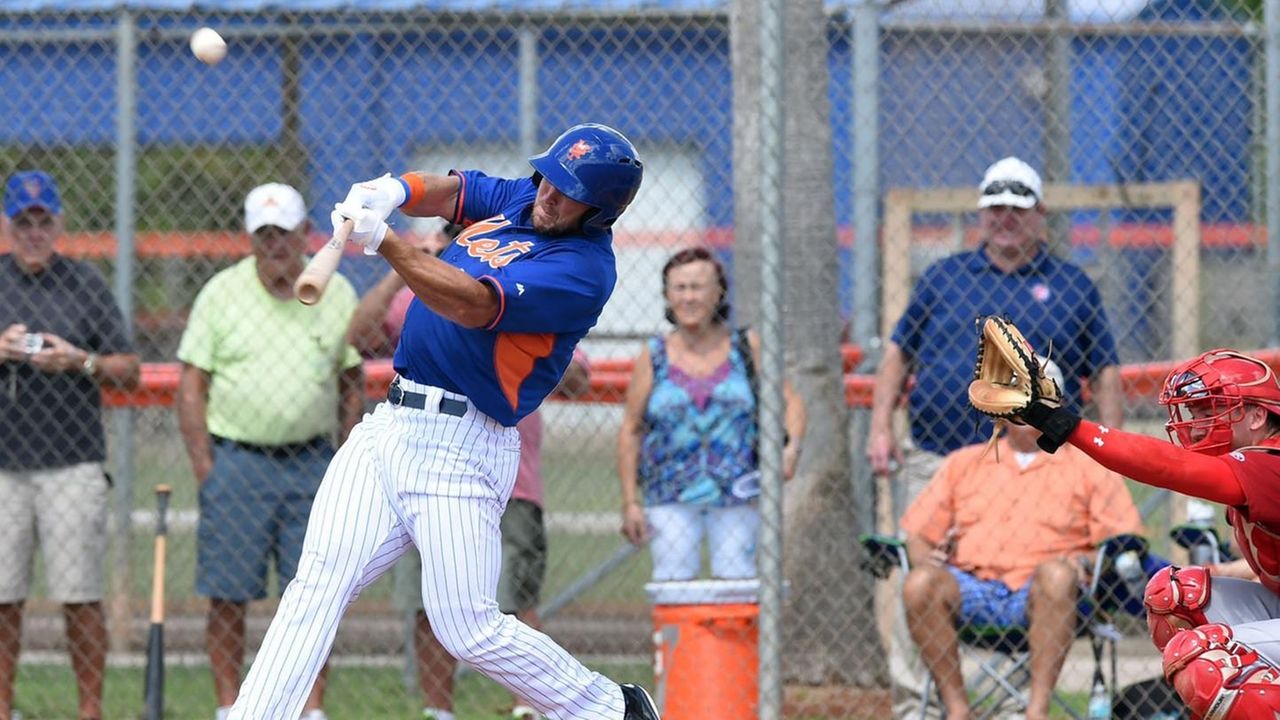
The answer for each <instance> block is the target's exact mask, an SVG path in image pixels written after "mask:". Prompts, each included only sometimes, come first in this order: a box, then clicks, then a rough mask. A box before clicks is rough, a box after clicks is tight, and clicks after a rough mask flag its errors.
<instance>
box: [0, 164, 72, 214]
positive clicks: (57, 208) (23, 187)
mask: <svg viewBox="0 0 1280 720" xmlns="http://www.w3.org/2000/svg"><path fill="white" fill-rule="evenodd" d="M35 207H38V208H44V209H45V210H48V211H49V212H51V213H53V214H54V215H61V214H62V196H61V195H59V194H58V183H56V182H54V180H53V177H52V176H51V175H49V173H47V172H43V171H41V170H26V171H24V172H20V173H14V174H13V175H11V176H10V177H9V182H7V183H5V186H4V214H5V215H7V216H9V217H11V218H12V217H17V216H18V214H19V213H23V212H26V211H27V210H30V209H31V208H35Z"/></svg>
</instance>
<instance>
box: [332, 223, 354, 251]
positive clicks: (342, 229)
mask: <svg viewBox="0 0 1280 720" xmlns="http://www.w3.org/2000/svg"><path fill="white" fill-rule="evenodd" d="M355 228H356V221H355V220H352V219H351V218H345V219H343V221H342V224H341V225H339V226H338V227H336V228H334V229H333V237H332V238H330V239H329V244H330V245H337V246H338V247H342V246H343V245H346V244H347V239H348V238H350V237H351V231H352V230H354V229H355Z"/></svg>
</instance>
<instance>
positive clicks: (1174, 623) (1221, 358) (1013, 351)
mask: <svg viewBox="0 0 1280 720" xmlns="http://www.w3.org/2000/svg"><path fill="white" fill-rule="evenodd" d="M979 325H980V328H981V339H980V341H979V350H978V356H979V360H978V367H977V370H976V372H975V378H974V381H973V383H972V384H971V385H970V387H969V402H970V404H972V405H973V407H974V408H976V409H977V410H978V411H980V412H982V413H985V414H987V415H990V416H992V417H993V418H996V419H997V420H1005V421H1010V422H1017V423H1025V424H1027V425H1030V426H1032V427H1034V428H1036V429H1038V430H1040V432H1041V436H1040V440H1039V441H1038V443H1039V445H1040V447H1041V448H1043V449H1044V450H1045V451H1047V452H1054V451H1055V450H1057V449H1058V448H1059V447H1061V446H1062V445H1063V444H1065V443H1070V444H1072V445H1075V446H1076V447H1078V448H1080V449H1081V450H1083V451H1084V452H1085V453H1087V454H1088V455H1089V456H1091V457H1093V458H1094V459H1095V460H1097V461H1098V462H1099V463H1101V464H1102V465H1104V466H1106V467H1108V468H1110V469H1112V470H1114V471H1116V472H1118V473H1120V474H1122V475H1125V476H1128V477H1131V478H1133V479H1135V480H1137V481H1139V482H1142V483H1146V484H1148V485H1152V486H1155V487H1162V488H1167V489H1169V490H1173V491H1175V492H1180V493H1183V494H1186V495H1191V496H1194V497H1198V498H1203V499H1205V500H1211V501H1215V502H1220V503H1222V504H1224V505H1226V506H1227V522H1228V523H1229V524H1230V525H1231V527H1232V529H1233V530H1234V534H1235V539H1236V543H1237V544H1238V546H1239V547H1240V548H1241V550H1242V552H1243V553H1244V556H1245V558H1246V560H1247V561H1248V563H1249V565H1250V567H1251V568H1252V569H1253V570H1254V572H1256V573H1257V575H1258V578H1259V582H1253V581H1249V580H1238V579H1234V578H1227V577H1221V576H1218V577H1212V576H1211V575H1210V573H1209V571H1208V570H1207V569H1206V568H1202V567H1185V568H1179V567H1169V568H1165V569H1164V570H1161V571H1160V572H1158V573H1157V574H1156V575H1155V576H1154V577H1153V578H1152V579H1151V582H1150V583H1149V584H1148V585H1147V590H1146V597H1145V598H1144V602H1145V605H1146V608H1147V624H1148V626H1149V628H1150V630H1151V638H1152V640H1153V641H1154V642H1155V644H1156V647H1157V648H1160V649H1161V650H1162V651H1163V653H1164V657H1163V662H1164V673H1165V677H1167V678H1168V679H1169V681H1170V683H1172V684H1173V687H1174V689H1175V690H1177V692H1178V695H1179V696H1180V697H1181V698H1182V700H1183V702H1185V703H1186V705H1187V707H1188V708H1189V709H1190V710H1191V712H1192V714H1193V716H1194V717H1195V718H1208V719H1210V720H1237V719H1240V718H1262V717H1267V718H1269V717H1275V716H1280V715H1277V714H1278V713H1280V381H1277V379H1276V375H1275V373H1274V372H1272V370H1271V368H1270V367H1269V366H1268V365H1267V364H1266V363H1264V362H1262V361H1261V360H1258V359H1257V358H1254V357H1250V356H1248V355H1245V354H1243V353H1240V352H1236V351H1234V350H1226V349H1220V350H1210V351H1209V352H1206V353H1204V354H1202V355H1200V356H1199V357H1196V358H1194V359H1192V360H1188V361H1187V362H1184V363H1183V364H1181V365H1179V366H1178V367H1176V368H1175V369H1174V370H1173V372H1171V373H1170V374H1169V377H1168V378H1167V379H1166V380H1165V382H1164V387H1163V389H1162V390H1161V392H1160V404H1161V405H1164V406H1165V407H1166V408H1167V409H1168V411H1169V422H1168V423H1167V424H1166V425H1165V428H1166V430H1167V431H1168V433H1169V437H1170V439H1171V440H1172V441H1173V443H1174V444H1175V445H1177V446H1178V447H1176V448H1171V447H1169V445H1168V444H1167V443H1165V442H1164V441H1162V440H1157V439H1155V438H1150V437H1146V436H1144V435H1137V434H1134V433H1128V432H1123V431H1120V430H1113V429H1111V428H1108V427H1106V426H1104V425H1098V424H1097V423H1093V422H1090V421H1088V420H1084V419H1081V418H1080V417H1078V416H1076V415H1075V414H1074V413H1071V412H1070V411H1067V410H1065V409H1063V408H1062V407H1061V405H1060V402H1059V400H1060V395H1059V393H1058V392H1057V387H1056V385H1055V384H1054V383H1053V382H1052V381H1051V380H1048V379H1047V378H1046V377H1045V376H1044V373H1043V372H1042V370H1041V368H1040V367H1039V363H1038V362H1037V361H1036V359H1035V355H1034V354H1032V353H1031V351H1030V346H1029V345H1028V344H1027V341H1026V340H1025V339H1024V338H1023V337H1022V334H1021V333H1020V332H1018V329H1017V328H1015V327H1014V326H1013V325H1012V324H1011V323H1009V322H1008V321H1007V320H1004V319H1001V318H997V317H987V318H983V319H981V320H980V321H979Z"/></svg>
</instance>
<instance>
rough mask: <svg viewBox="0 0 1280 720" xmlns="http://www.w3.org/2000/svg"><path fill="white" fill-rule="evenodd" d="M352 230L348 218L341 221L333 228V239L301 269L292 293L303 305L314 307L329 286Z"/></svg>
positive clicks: (351, 222)
mask: <svg viewBox="0 0 1280 720" xmlns="http://www.w3.org/2000/svg"><path fill="white" fill-rule="evenodd" d="M354 228H355V223H354V222H353V221H352V220H351V219H350V218H347V219H345V220H343V221H342V224H340V225H338V226H337V227H335V228H334V229H333V237H331V238H329V242H327V243H325V244H324V247H322V248H320V250H319V251H318V252H316V254H315V256H314V257H312V258H311V261H310V262H308V263H307V266H306V267H305V268H303V269H302V274H301V275H299V276H298V279H297V280H296V281H294V283H293V293H294V295H295V296H297V298H298V300H299V301H300V302H302V304H303V305H314V304H316V303H317V302H319V301H320V296H321V295H323V294H324V290H325V288H326V287H328V285H329V279H330V278H331V277H333V273H334V271H336V270H337V269H338V261H339V260H340V259H341V258H342V248H343V246H345V245H346V244H347V238H349V237H350V236H351V231H352V230H353V229H354Z"/></svg>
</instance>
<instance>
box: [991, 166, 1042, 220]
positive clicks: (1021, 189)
mask: <svg viewBox="0 0 1280 720" xmlns="http://www.w3.org/2000/svg"><path fill="white" fill-rule="evenodd" d="M978 189H979V192H981V193H982V194H981V196H980V197H979V198H978V207H980V208H989V207H996V206H1010V207H1017V208H1023V209H1031V208H1033V207H1035V206H1036V205H1039V204H1040V201H1042V200H1043V199H1044V186H1043V184H1042V183H1041V182H1040V174H1039V173H1037V172H1036V171H1035V170H1034V169H1032V167H1031V166H1030V165H1028V164H1026V163H1025V162H1023V161H1021V160H1019V159H1018V158H1016V157H1012V156H1010V157H1007V158H1004V159H1003V160H997V161H996V162H995V163H993V164H992V165H991V167H989V168H987V173H986V174H985V175H983V176H982V184H981V185H979V186H978Z"/></svg>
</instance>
